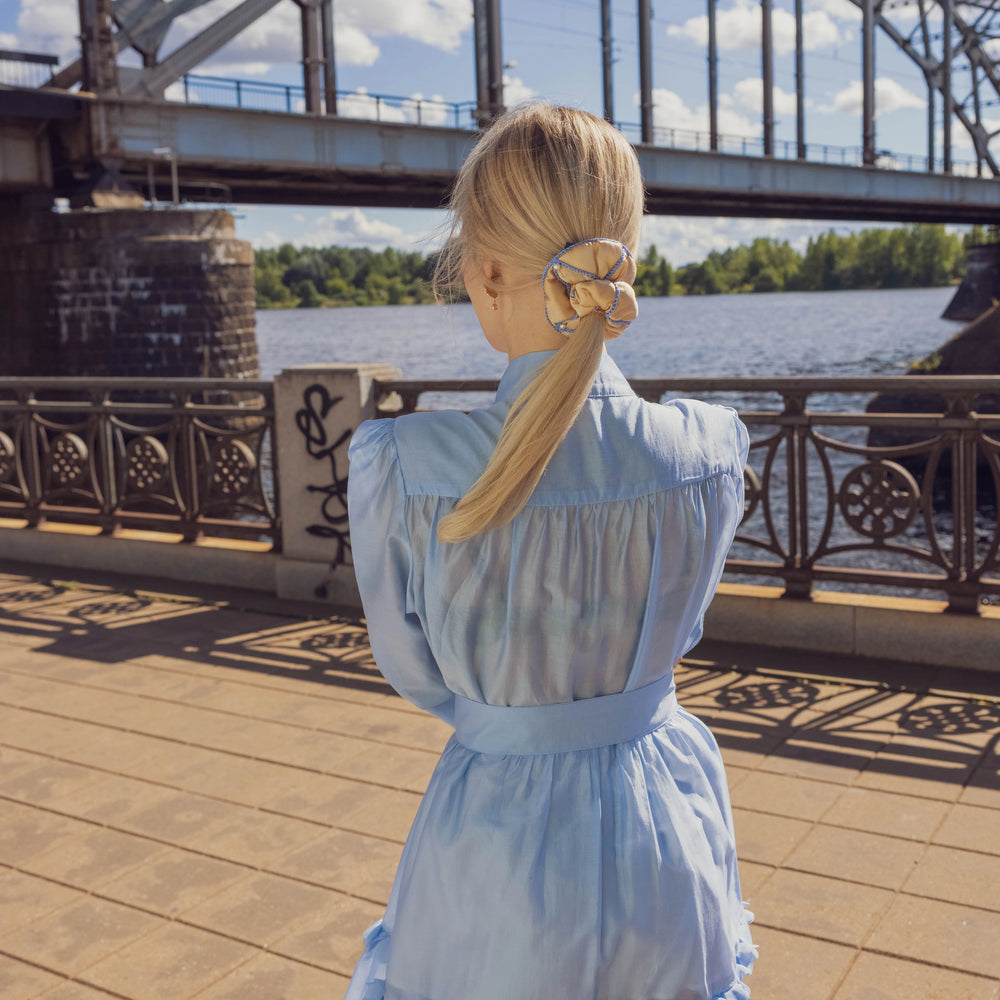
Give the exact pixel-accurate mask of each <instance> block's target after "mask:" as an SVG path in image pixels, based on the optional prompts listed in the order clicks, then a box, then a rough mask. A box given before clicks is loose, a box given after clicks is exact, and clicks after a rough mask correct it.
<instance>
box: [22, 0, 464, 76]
mask: <svg viewBox="0 0 1000 1000" xmlns="http://www.w3.org/2000/svg"><path fill="white" fill-rule="evenodd" d="M240 2H241V0H213V2H211V3H207V4H206V5H205V6H203V7H198V8H196V9H194V10H192V11H189V12H188V13H187V14H184V15H183V16H181V17H179V18H177V20H176V21H175V22H174V24H173V26H172V27H171V28H170V31H169V32H168V33H167V37H166V38H165V40H164V44H163V46H162V47H161V51H160V54H161V57H162V56H165V55H167V54H169V53H170V52H171V51H173V50H174V49H175V48H177V46H179V45H181V44H183V43H184V42H186V41H187V40H188V39H189V38H192V37H193V36H194V35H196V34H197V33H198V32H200V31H202V30H203V29H205V28H206V27H208V26H209V25H210V24H214V23H215V22H216V21H218V20H219V18H220V17H221V16H222V15H224V14H225V13H227V12H228V11H229V10H231V9H232V8H234V7H235V6H237V4H238V3H240ZM20 4H21V10H20V13H19V15H18V19H17V27H18V34H17V36H16V37H11V38H9V39H8V40H7V41H6V42H5V43H4V44H5V46H6V47H10V48H22V49H29V50H32V51H38V52H50V53H53V54H55V55H58V56H59V57H60V60H61V61H63V62H65V61H68V60H69V59H71V58H76V57H77V56H78V55H79V48H80V45H79V39H78V35H79V13H78V6H77V0H20ZM334 17H335V22H334V43H335V45H336V59H337V63H338V65H341V66H371V65H372V64H373V63H374V62H375V61H376V60H377V59H378V57H379V46H378V44H377V42H376V41H375V39H377V38H379V37H389V36H392V37H403V38H410V39H413V40H414V41H418V42H422V43H424V44H425V45H428V46H431V47H433V48H436V49H442V50H444V51H446V52H452V51H454V50H455V49H456V48H458V46H459V44H460V43H461V37H462V33H463V32H464V31H466V30H468V28H469V27H471V24H472V5H471V0H405V2H400V0H338V2H337V4H336V5H335V7H334ZM301 38H302V28H301V17H300V14H299V8H298V7H297V6H296V5H295V4H294V3H291V2H290V0H286V2H282V3H279V4H278V5H277V6H276V7H274V8H273V9H272V10H271V11H269V12H268V13H267V14H265V15H264V16H263V17H261V18H259V19H258V20H256V21H254V22H253V24H251V25H250V26H249V27H247V28H246V29H245V30H244V31H242V32H241V33H240V34H239V35H237V36H236V38H234V39H233V40H232V41H231V42H229V44H228V45H225V46H224V47H223V48H222V49H220V50H219V51H218V52H217V53H215V54H214V55H213V56H211V57H209V58H208V59H207V60H206V61H205V62H204V63H203V64H202V66H201V67H198V69H200V68H203V67H204V68H207V67H211V68H212V71H213V72H215V73H216V74H228V75H233V76H237V75H244V76H260V75H263V74H264V73H267V72H268V71H269V70H270V69H271V68H272V67H274V66H276V65H289V64H298V63H300V62H301V60H302V42H301Z"/></svg>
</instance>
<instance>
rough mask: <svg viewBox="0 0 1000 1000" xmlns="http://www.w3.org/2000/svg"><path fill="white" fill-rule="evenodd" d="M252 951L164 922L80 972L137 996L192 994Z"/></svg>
mask: <svg viewBox="0 0 1000 1000" xmlns="http://www.w3.org/2000/svg"><path fill="white" fill-rule="evenodd" d="M255 954H256V950H255V949H254V948H252V947H250V946H249V945H245V944H240V943H238V942H236V941H230V940H229V939H228V938H224V937H220V936H219V935H217V934H211V933H209V932H208V931H203V930H199V929H198V928H196V927H186V926H184V925H183V924H166V925H164V926H162V927H160V928H159V929H158V930H155V931H153V933H152V934H147V935H146V936H145V937H144V938H142V940H140V941H136V942H134V943H133V944H131V945H129V946H127V947H125V948H122V949H121V950H120V951H118V952H116V953H115V954H114V955H112V956H111V957H110V958H106V959H105V960H104V961H102V962H100V963H98V964H97V965H95V966H93V967H92V968H89V969H87V971H86V973H85V974H84V975H83V976H81V977H80V978H82V979H83V980H84V981H85V982H87V983H88V984H91V985H93V986H98V987H103V988H104V989H107V990H110V991H112V992H114V993H116V994H119V995H121V996H126V997H135V998H137V1000H140V998H141V1000H178V998H180V997H191V996H193V995H194V994H195V993H197V992H198V991H199V990H202V989H204V988H205V987H207V986H210V985H211V984H213V983H215V982H216V981H217V980H219V979H220V978H221V977H222V976H224V975H226V973H228V972H231V971H232V970H233V969H235V968H237V967H238V966H240V965H242V964H243V963H244V962H247V961H249V960H250V959H251V958H253V957H254V955H255Z"/></svg>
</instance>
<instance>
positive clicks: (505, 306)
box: [500, 282, 566, 361]
mask: <svg viewBox="0 0 1000 1000" xmlns="http://www.w3.org/2000/svg"><path fill="white" fill-rule="evenodd" d="M503 297H504V301H503V303H502V305H501V310H502V313H503V315H502V316H501V318H500V323H501V325H502V327H503V331H504V334H505V337H504V339H505V341H506V344H507V360H508V361H513V360H514V359H515V358H519V357H521V356H522V355H524V354H532V353H534V352H535V351H558V350H559V348H560V347H562V346H563V344H565V343H566V338H565V337H564V336H563V335H562V334H561V333H559V332H558V331H557V330H554V329H553V328H552V325H551V324H550V323H549V321H548V319H546V316H545V302H544V299H543V297H542V290H541V287H540V283H538V282H533V283H532V284H531V286H528V287H523V288H515V289H511V290H510V291H505V292H504V296H503Z"/></svg>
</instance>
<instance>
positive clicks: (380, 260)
mask: <svg viewBox="0 0 1000 1000" xmlns="http://www.w3.org/2000/svg"><path fill="white" fill-rule="evenodd" d="M988 239H996V233H994V232H987V231H986V230H984V229H983V227H981V226H973V227H972V228H971V229H970V230H969V231H968V232H967V233H965V234H964V235H958V234H955V233H949V232H947V231H946V230H945V228H944V226H943V225H928V224H923V225H911V226H900V227H898V228H895V229H865V230H862V231H860V232H855V233H849V234H845V235H841V234H839V233H837V232H835V231H834V230H832V229H831V230H829V231H827V232H825V233H822V234H820V235H819V236H816V237H813V238H810V240H809V242H808V244H807V245H806V249H805V252H804V253H799V252H798V251H797V250H795V249H794V248H793V247H792V246H791V245H790V244H789V243H788V242H787V240H776V239H771V238H764V237H761V238H758V239H755V240H754V241H753V242H752V243H750V244H749V245H741V246H737V247H731V248H730V249H728V250H722V251H717V250H713V251H712V252H711V253H709V255H708V256H707V257H706V258H705V259H704V260H703V261H701V262H700V263H694V264H687V265H685V266H683V267H678V268H674V267H672V266H671V265H670V263H669V261H668V260H667V258H666V257H663V256H661V255H660V253H659V251H658V250H657V248H656V247H655V246H651V247H650V248H649V249H648V250H647V251H646V253H645V254H643V255H642V257H641V258H640V259H639V260H638V261H637V274H636V280H635V290H636V293H637V294H638V295H721V294H727V293H736V292H781V291H832V290H837V289H851V288H926V287H931V286H934V285H947V284H950V283H952V282H954V281H956V280H957V279H958V278H960V277H961V274H962V272H963V270H964V268H965V251H966V249H967V248H968V247H969V246H972V245H975V244H978V243H984V242H987V240H988ZM435 259H436V256H435V254H430V255H429V256H427V257H424V256H423V255H422V254H420V253H417V252H411V253H407V252H404V251H400V250H394V249H392V248H391V247H390V248H387V249H385V250H382V251H375V250H368V249H364V248H348V247H337V246H332V247H325V248H321V249H317V248H314V247H302V248H299V249H297V248H296V247H294V246H292V244H290V243H285V244H283V245H282V246H280V247H277V248H275V249H268V250H258V251H256V253H255V260H254V276H255V281H256V288H257V307H258V308H259V309H276V308H277V309H281V308H293V307H304V308H311V307H316V306H342V305H347V306H368V305H406V304H420V303H423V302H432V301H433V300H434V293H433V290H432V288H431V281H432V277H433V274H434V264H435Z"/></svg>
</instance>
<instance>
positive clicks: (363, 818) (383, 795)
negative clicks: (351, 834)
mask: <svg viewBox="0 0 1000 1000" xmlns="http://www.w3.org/2000/svg"><path fill="white" fill-rule="evenodd" d="M419 807H420V796H419V795H415V794H414V793H413V792H399V791H395V790H393V789H389V788H372V789H370V790H369V793H368V795H367V797H366V799H365V803H364V805H363V806H361V808H360V809H356V810H354V812H352V813H349V814H348V815H347V816H345V817H344V818H343V819H342V820H341V821H340V823H339V825H340V826H342V827H344V828H345V829H347V830H356V831H357V832H358V833H370V834H373V835H374V836H376V837H385V838H386V839H388V840H397V841H399V842H400V843H402V842H403V841H404V840H406V835H407V834H408V833H409V832H410V827H411V826H413V820H414V817H415V816H416V815H417V809H418V808H419Z"/></svg>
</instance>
